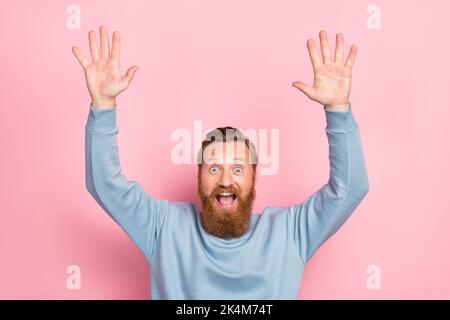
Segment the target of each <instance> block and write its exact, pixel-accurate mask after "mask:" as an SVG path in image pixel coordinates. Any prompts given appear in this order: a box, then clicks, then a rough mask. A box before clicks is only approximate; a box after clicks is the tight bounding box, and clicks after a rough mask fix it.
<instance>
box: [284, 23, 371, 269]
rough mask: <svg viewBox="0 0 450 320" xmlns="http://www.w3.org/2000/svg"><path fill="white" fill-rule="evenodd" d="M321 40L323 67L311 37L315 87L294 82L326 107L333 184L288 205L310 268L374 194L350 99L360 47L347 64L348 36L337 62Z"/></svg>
mask: <svg viewBox="0 0 450 320" xmlns="http://www.w3.org/2000/svg"><path fill="white" fill-rule="evenodd" d="M319 36H320V41H321V47H322V55H323V63H322V62H321V61H320V58H319V57H318V55H317V52H316V50H315V46H314V41H313V40H312V39H309V40H308V42H307V46H308V50H309V54H310V57H311V61H312V64H313V69H314V85H313V87H309V86H307V85H306V84H304V83H303V82H299V81H296V82H294V83H293V86H295V87H297V88H298V89H300V90H301V91H302V92H304V93H305V94H306V95H308V97H309V98H310V99H311V100H314V101H317V102H319V103H320V104H322V105H323V106H324V111H325V118H326V123H327V126H326V128H325V132H326V135H327V139H328V144H329V164H330V175H329V180H328V182H327V183H326V184H325V185H324V186H322V187H321V188H320V189H319V190H318V191H316V192H315V193H313V194H312V195H310V196H309V197H307V198H306V199H305V201H304V202H303V203H301V204H296V205H292V206H290V207H289V213H288V219H289V224H288V225H289V228H290V233H291V234H292V236H293V240H294V243H295V245H296V247H297V249H298V253H299V255H300V257H301V259H302V260H303V262H304V263H305V264H306V263H307V262H308V261H309V259H310V258H311V256H312V255H313V254H314V252H315V251H316V250H317V249H318V248H319V247H320V246H321V245H322V244H323V243H324V242H325V241H326V240H327V239H328V238H330V237H331V236H332V235H333V234H334V233H335V232H336V231H337V230H338V229H339V228H340V227H341V226H342V224H343V223H344V222H345V221H346V220H347V219H348V218H349V216H350V215H351V213H352V212H353V211H354V210H355V209H356V207H357V206H358V205H359V203H360V202H361V201H362V199H363V198H364V197H365V195H366V194H367V193H368V191H369V180H368V176H367V170H366V165H365V160H364V153H363V148H362V144H361V137H360V133H359V127H358V125H357V122H356V120H355V117H354V115H353V110H352V105H351V104H350V101H349V96H350V82H351V68H352V66H353V62H354V60H355V56H356V46H352V49H351V50H350V54H349V57H348V58H347V62H346V63H345V65H344V64H343V58H342V57H343V36H342V35H341V34H338V35H337V36H336V53H335V61H334V62H332V61H331V58H330V50H329V47H328V42H327V38H326V33H325V31H321V32H320V34H319Z"/></svg>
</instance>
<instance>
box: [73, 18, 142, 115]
mask: <svg viewBox="0 0 450 320" xmlns="http://www.w3.org/2000/svg"><path fill="white" fill-rule="evenodd" d="M89 46H90V49H91V57H92V61H91V63H88V61H87V60H86V58H85V57H84V56H83V54H82V53H81V51H80V49H78V48H77V47H72V52H73V54H74V55H75V57H76V58H77V60H78V62H80V64H81V66H82V67H83V70H84V72H85V76H86V83H87V87H88V90H89V94H90V95H91V99H92V105H93V106H94V107H95V108H96V109H105V108H110V107H113V106H115V105H116V97H117V96H118V95H119V94H120V93H121V92H122V91H124V90H126V89H127V88H128V86H129V85H130V82H131V80H132V79H133V77H134V73H135V72H136V70H137V69H138V67H137V66H132V67H130V68H129V69H128V71H127V72H126V74H125V75H124V76H121V74H120V33H119V32H118V31H114V32H113V36H112V49H111V52H110V48H109V37H108V29H107V28H106V26H100V51H99V48H98V46H97V42H96V40H95V32H94V31H89Z"/></svg>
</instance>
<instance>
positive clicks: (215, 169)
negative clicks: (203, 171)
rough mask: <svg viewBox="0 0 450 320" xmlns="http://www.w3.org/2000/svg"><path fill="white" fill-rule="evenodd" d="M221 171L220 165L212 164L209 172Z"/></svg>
mask: <svg viewBox="0 0 450 320" xmlns="http://www.w3.org/2000/svg"><path fill="white" fill-rule="evenodd" d="M219 171H220V170H219V167H218V166H212V167H211V168H209V173H217V172H219Z"/></svg>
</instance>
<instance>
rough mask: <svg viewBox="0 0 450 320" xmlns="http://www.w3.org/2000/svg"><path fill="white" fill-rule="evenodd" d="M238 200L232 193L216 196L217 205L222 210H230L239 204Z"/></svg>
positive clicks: (222, 193)
mask: <svg viewBox="0 0 450 320" xmlns="http://www.w3.org/2000/svg"><path fill="white" fill-rule="evenodd" d="M236 199H237V197H236V195H235V194H234V193H232V192H221V193H219V194H218V195H217V196H216V204H217V205H218V206H219V207H220V208H222V209H229V208H232V207H233V206H234V205H235V204H236V203H237V200H236Z"/></svg>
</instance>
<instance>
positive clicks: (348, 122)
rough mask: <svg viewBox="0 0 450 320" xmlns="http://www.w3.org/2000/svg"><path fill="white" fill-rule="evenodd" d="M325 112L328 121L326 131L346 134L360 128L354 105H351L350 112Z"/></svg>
mask: <svg viewBox="0 0 450 320" xmlns="http://www.w3.org/2000/svg"><path fill="white" fill-rule="evenodd" d="M324 110H325V117H326V121H327V127H326V129H327V130H328V131H331V132H336V133H346V132H350V131H352V130H354V129H355V128H357V127H358V124H357V122H356V119H355V117H354V116H353V111H352V104H351V103H349V107H348V110H347V111H345V112H343V111H330V110H327V109H324Z"/></svg>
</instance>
